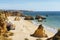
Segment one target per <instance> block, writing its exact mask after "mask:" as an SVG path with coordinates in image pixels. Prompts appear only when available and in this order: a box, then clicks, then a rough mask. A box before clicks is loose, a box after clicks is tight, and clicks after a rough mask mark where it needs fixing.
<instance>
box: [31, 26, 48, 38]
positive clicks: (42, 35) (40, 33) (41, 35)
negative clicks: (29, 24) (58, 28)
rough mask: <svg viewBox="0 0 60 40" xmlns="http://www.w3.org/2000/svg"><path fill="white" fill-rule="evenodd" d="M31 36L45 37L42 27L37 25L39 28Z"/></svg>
mask: <svg viewBox="0 0 60 40" xmlns="http://www.w3.org/2000/svg"><path fill="white" fill-rule="evenodd" d="M31 36H34V37H47V35H46V34H45V32H44V27H43V26H42V25H39V27H38V28H37V29H36V31H35V32H34V34H32V35H31Z"/></svg>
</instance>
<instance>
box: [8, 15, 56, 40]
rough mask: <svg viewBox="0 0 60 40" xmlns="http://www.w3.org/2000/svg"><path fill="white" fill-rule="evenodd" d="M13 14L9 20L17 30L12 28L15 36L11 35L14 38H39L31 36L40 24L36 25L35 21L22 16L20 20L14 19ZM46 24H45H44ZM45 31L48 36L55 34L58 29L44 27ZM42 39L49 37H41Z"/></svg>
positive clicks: (34, 39)
mask: <svg viewBox="0 0 60 40" xmlns="http://www.w3.org/2000/svg"><path fill="white" fill-rule="evenodd" d="M14 18H15V17H13V16H10V17H8V19H9V21H10V22H11V23H12V24H14V25H15V30H11V32H13V33H14V35H13V36H10V37H11V38H12V40H25V38H27V39H29V40H36V39H38V38H36V37H32V36H30V35H31V34H33V33H34V31H35V30H36V29H37V28H38V26H36V25H34V24H33V23H31V22H29V21H27V20H24V19H23V18H22V17H20V20H19V21H14ZM43 26H45V25H43ZM44 30H45V33H46V34H47V36H48V38H50V37H52V36H54V35H55V34H56V33H57V30H56V29H52V30H54V32H53V31H52V30H51V28H49V27H46V26H45V27H44ZM41 39H42V40H46V39H47V38H41Z"/></svg>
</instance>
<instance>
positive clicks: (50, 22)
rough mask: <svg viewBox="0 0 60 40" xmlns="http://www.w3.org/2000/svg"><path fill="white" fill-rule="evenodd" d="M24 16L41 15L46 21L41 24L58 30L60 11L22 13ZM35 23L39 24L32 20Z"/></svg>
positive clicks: (59, 26)
mask: <svg viewBox="0 0 60 40" xmlns="http://www.w3.org/2000/svg"><path fill="white" fill-rule="evenodd" d="M23 13H24V14H25V15H29V16H33V17H35V16H36V15H41V16H46V14H47V15H48V17H46V18H47V19H46V20H44V21H43V22H42V24H45V25H47V26H49V27H53V28H60V11H23ZM34 21H35V22H36V23H40V22H38V21H37V20H34Z"/></svg>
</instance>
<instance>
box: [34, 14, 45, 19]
mask: <svg viewBox="0 0 60 40" xmlns="http://www.w3.org/2000/svg"><path fill="white" fill-rule="evenodd" d="M35 19H46V18H45V17H42V16H40V15H36V17H35Z"/></svg>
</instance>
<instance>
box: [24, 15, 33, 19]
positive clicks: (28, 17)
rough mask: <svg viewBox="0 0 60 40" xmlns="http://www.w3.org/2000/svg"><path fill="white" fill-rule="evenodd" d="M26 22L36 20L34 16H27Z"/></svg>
mask: <svg viewBox="0 0 60 40" xmlns="http://www.w3.org/2000/svg"><path fill="white" fill-rule="evenodd" d="M24 20H34V18H33V17H32V16H26V17H25V18H24Z"/></svg>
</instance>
